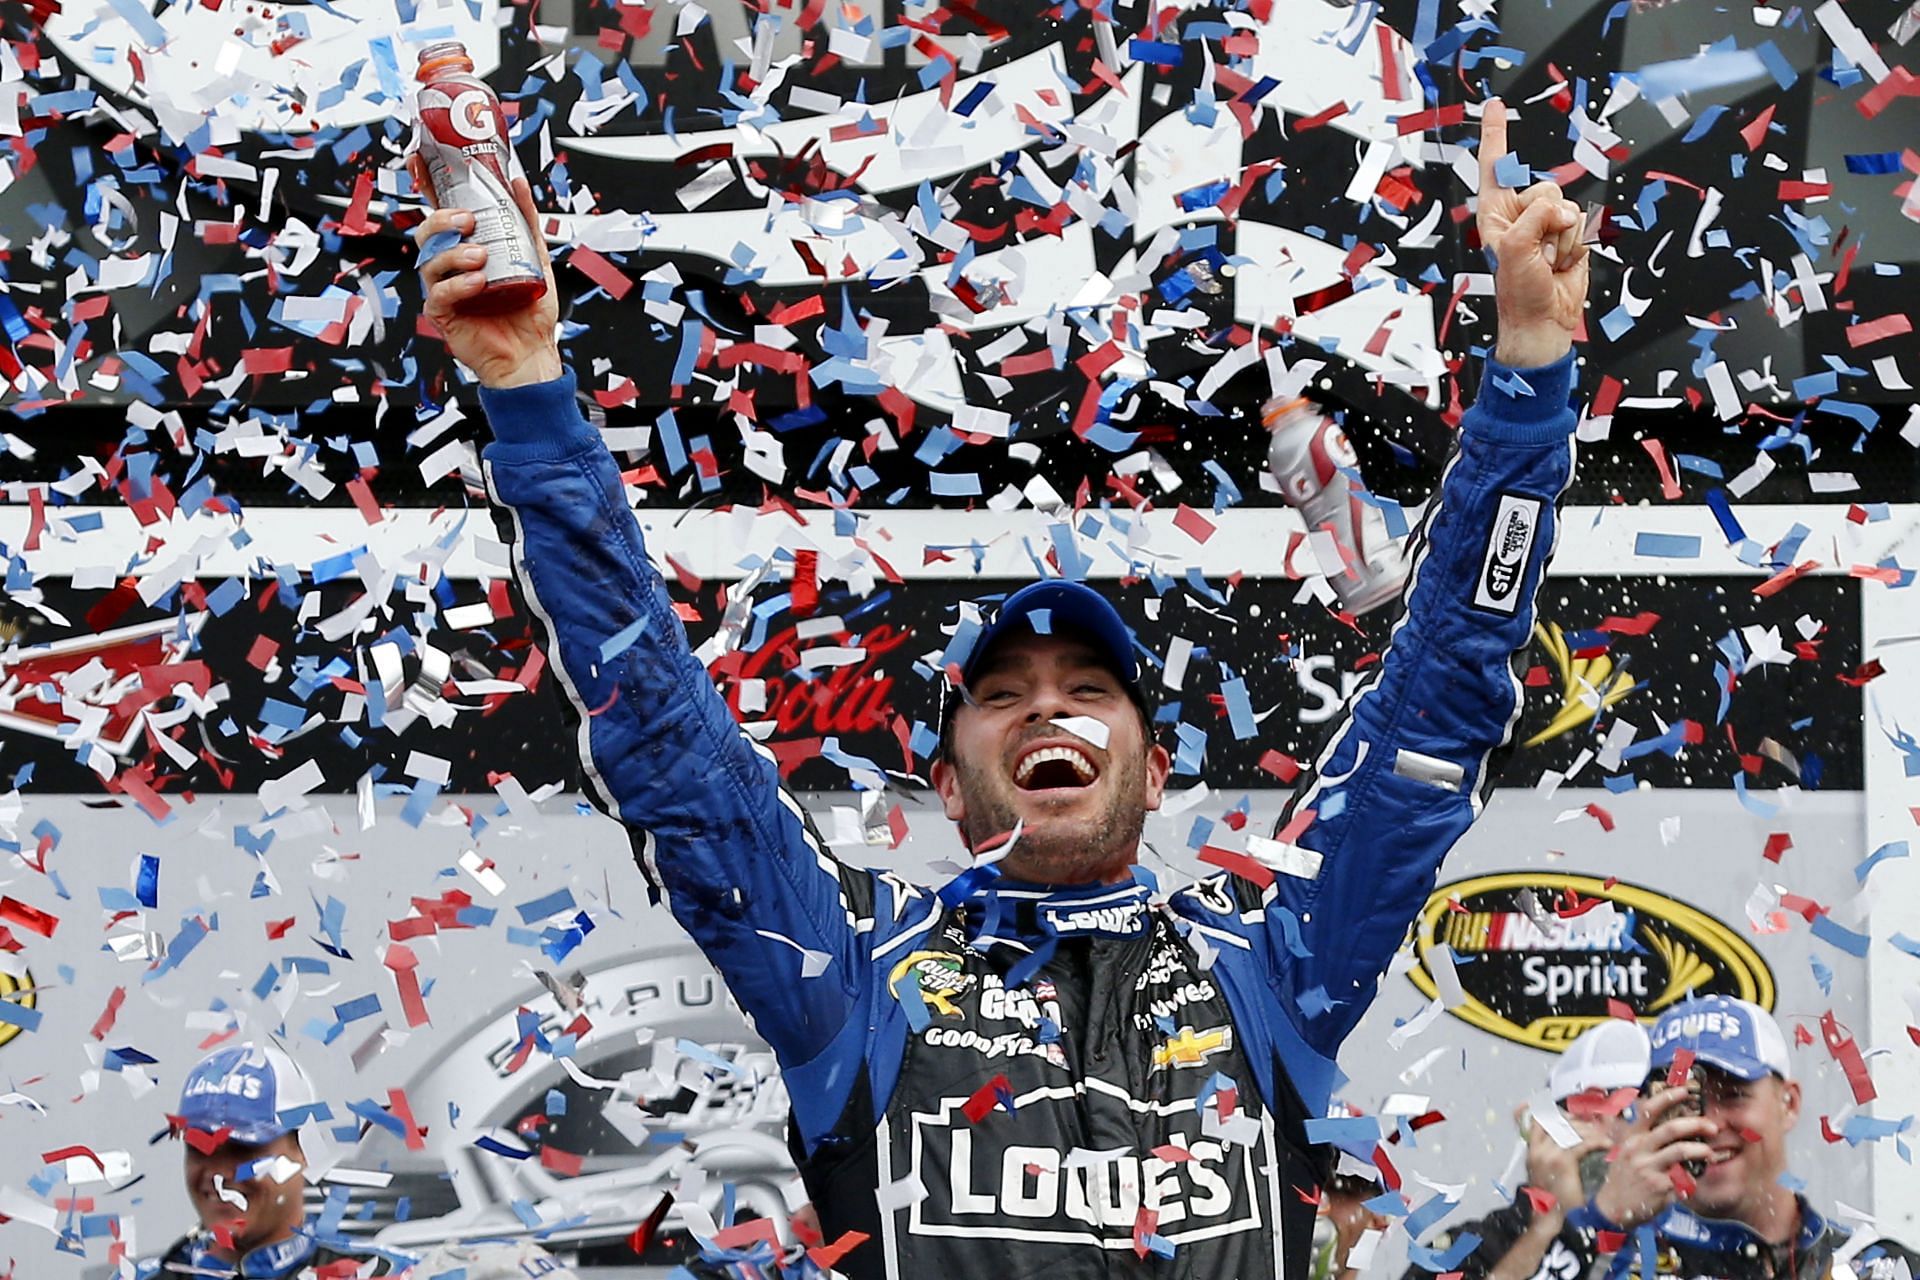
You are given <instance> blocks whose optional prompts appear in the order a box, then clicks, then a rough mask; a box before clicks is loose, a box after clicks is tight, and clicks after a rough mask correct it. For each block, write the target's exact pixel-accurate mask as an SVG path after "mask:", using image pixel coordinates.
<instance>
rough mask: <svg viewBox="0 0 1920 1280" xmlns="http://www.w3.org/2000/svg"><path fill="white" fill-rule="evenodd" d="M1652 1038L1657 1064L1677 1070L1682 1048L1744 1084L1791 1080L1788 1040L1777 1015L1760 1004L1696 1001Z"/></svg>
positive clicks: (1666, 1019)
mask: <svg viewBox="0 0 1920 1280" xmlns="http://www.w3.org/2000/svg"><path fill="white" fill-rule="evenodd" d="M1649 1038H1650V1039H1651V1040H1652V1042H1653V1065H1654V1066H1655V1067H1656V1068H1664V1067H1669V1066H1672V1065H1673V1059H1674V1056H1675V1055H1676V1054H1677V1053H1678V1052H1679V1051H1680V1050H1682V1049H1691V1050H1693V1056H1694V1060H1695V1061H1696V1062H1704V1063H1706V1064H1707V1065H1708V1066H1710V1067H1713V1068H1716V1069H1717V1070H1720V1071H1724V1072H1726V1073H1727V1074H1728V1075H1730V1076H1736V1077H1738V1078H1739V1079H1742V1080H1758V1079H1760V1078H1761V1077H1762V1076H1766V1075H1776V1076H1779V1077H1781V1078H1782V1079H1787V1078H1789V1077H1790V1075H1791V1064H1790V1063H1789V1062H1788V1061H1787V1038H1786V1036H1785V1035H1783V1034H1782V1033H1781V1031H1780V1024H1779V1023H1777V1022H1775V1021H1774V1020H1773V1015H1772V1014H1770V1013H1768V1012H1767V1011H1766V1010H1765V1009H1762V1008H1761V1007H1760V1006H1759V1005H1757V1004H1753V1003H1752V1002H1750V1001H1747V1000H1736V999H1734V998H1733V997H1732V996H1696V997H1694V998H1693V999H1691V1000H1686V1001H1682V1002H1681V1003H1680V1004H1677V1005H1674V1006H1673V1007H1672V1008H1671V1009H1668V1010H1667V1011H1666V1012H1665V1013H1663V1014H1661V1015H1660V1020H1659V1021H1658V1022H1656V1023H1654V1024H1653V1031H1652V1032H1651V1033H1650V1035H1649Z"/></svg>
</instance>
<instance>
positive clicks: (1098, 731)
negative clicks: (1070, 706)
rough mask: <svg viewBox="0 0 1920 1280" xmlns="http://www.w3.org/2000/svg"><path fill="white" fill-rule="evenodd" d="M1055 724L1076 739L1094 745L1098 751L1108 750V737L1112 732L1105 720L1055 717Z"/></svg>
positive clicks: (1083, 717) (1084, 717) (1088, 717)
mask: <svg viewBox="0 0 1920 1280" xmlns="http://www.w3.org/2000/svg"><path fill="white" fill-rule="evenodd" d="M1053 723H1054V724H1055V725H1057V726H1059V727H1060V728H1062V729H1065V730H1066V731H1067V732H1068V733H1070V734H1072V735H1073V736H1074V737H1076V738H1079V739H1082V740H1083V741H1086V742H1090V743H1092V744H1093V746H1094V749H1095V750H1097V751H1105V750H1106V749H1107V736H1108V734H1110V733H1111V732H1112V730H1111V729H1109V728H1107V722H1106V721H1104V720H1095V719H1094V718H1093V717H1092V716H1055V717H1054V718H1053Z"/></svg>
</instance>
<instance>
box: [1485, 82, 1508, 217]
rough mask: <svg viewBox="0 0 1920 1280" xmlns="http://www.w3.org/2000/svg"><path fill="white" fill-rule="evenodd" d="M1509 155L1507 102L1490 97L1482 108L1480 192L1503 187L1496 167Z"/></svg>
mask: <svg viewBox="0 0 1920 1280" xmlns="http://www.w3.org/2000/svg"><path fill="white" fill-rule="evenodd" d="M1506 155H1507V104H1506V103H1504V102H1502V101H1501V100H1500V99H1498V98H1488V99H1487V101H1486V103H1485V105H1483V106H1482V107H1481V108H1480V194H1481V195H1483V196H1484V195H1487V194H1489V193H1491V192H1494V191H1498V190H1500V189H1501V187H1500V180H1499V179H1498V178H1497V177H1495V176H1494V169H1495V167H1496V166H1498V165H1499V163H1500V162H1501V161H1502V160H1504V159H1506Z"/></svg>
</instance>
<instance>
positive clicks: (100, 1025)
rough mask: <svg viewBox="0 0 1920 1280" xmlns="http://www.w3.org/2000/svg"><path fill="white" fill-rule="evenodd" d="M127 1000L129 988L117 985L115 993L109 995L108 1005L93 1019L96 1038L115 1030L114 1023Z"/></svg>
mask: <svg viewBox="0 0 1920 1280" xmlns="http://www.w3.org/2000/svg"><path fill="white" fill-rule="evenodd" d="M126 1002H127V989H126V988H125V987H115V988H114V989H113V994H112V995H110V996H108V997H107V1007H106V1008H104V1009H102V1010H101V1011H100V1016H99V1017H98V1018H95V1019H94V1020H93V1030H92V1033H91V1034H92V1036H93V1038H94V1039H95V1040H104V1039H106V1038H107V1032H109V1031H111V1030H113V1024H114V1021H115V1020H116V1019H118V1018H119V1016H120V1006H121V1005H123V1004H125V1003H126Z"/></svg>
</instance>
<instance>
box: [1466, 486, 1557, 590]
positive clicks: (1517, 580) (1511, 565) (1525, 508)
mask: <svg viewBox="0 0 1920 1280" xmlns="http://www.w3.org/2000/svg"><path fill="white" fill-rule="evenodd" d="M1539 531H1540V499H1538V498H1529V497H1525V496H1523V495H1521V494H1517V493H1503V494H1501V495H1500V509H1499V510H1498V511H1496V512H1494V515H1493V528H1492V529H1491V530H1490V531H1489V532H1488V534H1487V549H1486V552H1485V553H1484V554H1483V555H1482V556H1481V557H1480V576H1479V578H1478V579H1477V580H1476V581H1475V582H1474V585H1473V603H1474V605H1475V607H1477V608H1481V609H1491V610H1492V611H1493V612H1495V613H1504V614H1507V615H1508V616H1512V615H1513V614H1514V613H1515V612H1517V611H1518V610H1519V608H1520V598H1521V596H1520V587H1521V584H1522V583H1524V582H1525V581H1526V578H1527V558H1528V556H1530V555H1531V554H1532V553H1533V539H1534V535H1535V534H1537V533H1538V532H1539Z"/></svg>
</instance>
